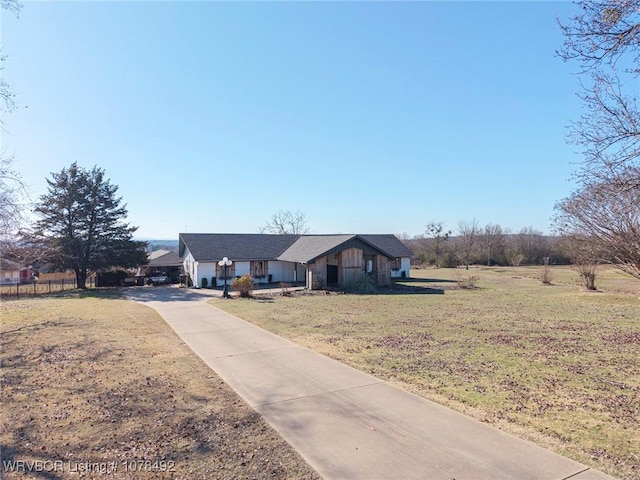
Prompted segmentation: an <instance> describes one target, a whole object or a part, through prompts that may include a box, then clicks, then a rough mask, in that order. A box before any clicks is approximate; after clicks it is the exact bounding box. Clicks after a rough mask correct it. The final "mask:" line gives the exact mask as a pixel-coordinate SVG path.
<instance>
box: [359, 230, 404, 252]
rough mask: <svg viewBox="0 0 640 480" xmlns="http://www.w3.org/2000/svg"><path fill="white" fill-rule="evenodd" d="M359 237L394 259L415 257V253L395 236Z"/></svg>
mask: <svg viewBox="0 0 640 480" xmlns="http://www.w3.org/2000/svg"><path fill="white" fill-rule="evenodd" d="M358 237H360V238H361V239H363V240H364V241H365V242H367V243H370V244H371V245H373V246H374V247H376V248H377V249H379V250H382V251H383V252H385V253H388V254H389V255H391V256H392V257H394V258H400V257H413V252H412V251H411V250H409V248H408V247H407V246H406V245H405V244H404V243H402V242H401V241H400V239H399V238H398V237H396V236H395V235H391V234H381V235H358Z"/></svg>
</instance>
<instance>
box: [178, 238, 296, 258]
mask: <svg viewBox="0 0 640 480" xmlns="http://www.w3.org/2000/svg"><path fill="white" fill-rule="evenodd" d="M298 238H299V235H272V234H262V233H181V234H180V247H179V248H180V252H179V254H180V256H181V257H182V256H184V248H185V246H186V248H188V249H189V252H191V255H192V256H193V258H194V259H195V260H196V261H197V262H204V261H210V262H211V261H218V260H221V259H222V258H223V257H228V258H229V260H232V261H239V260H240V261H243V260H244V261H246V260H275V259H276V258H278V256H279V255H280V254H281V253H282V252H284V251H285V250H286V249H287V248H288V247H290V246H291V245H292V244H293V242H295V241H296V240H297V239H298Z"/></svg>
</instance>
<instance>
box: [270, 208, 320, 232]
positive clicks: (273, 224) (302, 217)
mask: <svg viewBox="0 0 640 480" xmlns="http://www.w3.org/2000/svg"><path fill="white" fill-rule="evenodd" d="M258 231H259V232H260V233H273V234H280V235H283V234H295V235H304V234H306V233H309V232H310V229H309V227H308V225H307V216H306V214H304V213H303V212H300V211H297V212H292V211H291V210H280V211H279V212H278V213H276V214H274V215H273V216H272V217H271V219H270V220H269V221H268V222H267V223H266V224H265V225H263V226H261V227H259V228H258Z"/></svg>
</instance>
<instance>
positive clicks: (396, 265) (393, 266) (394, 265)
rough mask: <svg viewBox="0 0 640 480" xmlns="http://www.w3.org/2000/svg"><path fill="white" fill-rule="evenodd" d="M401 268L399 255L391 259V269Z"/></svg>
mask: <svg viewBox="0 0 640 480" xmlns="http://www.w3.org/2000/svg"><path fill="white" fill-rule="evenodd" d="M401 268H402V259H401V258H400V257H396V258H394V259H393V260H391V270H400V269H401Z"/></svg>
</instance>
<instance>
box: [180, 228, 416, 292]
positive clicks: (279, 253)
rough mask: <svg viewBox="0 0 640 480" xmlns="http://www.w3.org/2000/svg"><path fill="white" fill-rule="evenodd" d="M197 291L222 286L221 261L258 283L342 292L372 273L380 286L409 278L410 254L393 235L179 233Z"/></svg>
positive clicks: (231, 271) (236, 273) (186, 267)
mask: <svg viewBox="0 0 640 480" xmlns="http://www.w3.org/2000/svg"><path fill="white" fill-rule="evenodd" d="M178 254H179V256H180V258H181V259H182V262H183V268H184V272H185V273H186V274H187V275H189V276H190V278H191V282H192V284H193V286H194V287H196V288H200V287H201V286H202V285H203V279H206V282H204V283H205V284H206V285H209V286H222V285H223V284H224V280H225V279H224V276H225V270H224V267H221V266H220V265H218V262H219V261H220V260H221V259H222V258H224V257H227V258H228V259H229V260H231V261H232V262H233V263H232V264H231V266H230V267H228V270H227V272H226V274H227V278H228V279H232V278H235V277H240V276H242V275H245V274H249V275H251V276H252V277H253V279H254V281H255V282H256V283H271V282H275V283H280V282H285V283H291V284H304V285H306V287H307V288H309V289H323V288H343V287H348V286H349V284H350V283H352V282H356V281H358V279H359V278H361V277H362V275H368V276H369V277H370V278H371V279H372V281H373V283H374V284H375V285H377V286H379V287H385V286H390V285H391V279H392V278H394V277H397V278H400V277H407V278H408V277H410V275H411V271H410V260H411V257H412V255H413V254H412V253H411V251H410V250H409V249H408V248H407V247H406V246H405V245H404V244H403V243H402V242H401V241H400V240H399V239H398V238H397V237H396V236H395V235H379V234H378V235H357V234H350V235H272V234H244V233H181V234H180V235H179V252H178Z"/></svg>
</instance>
